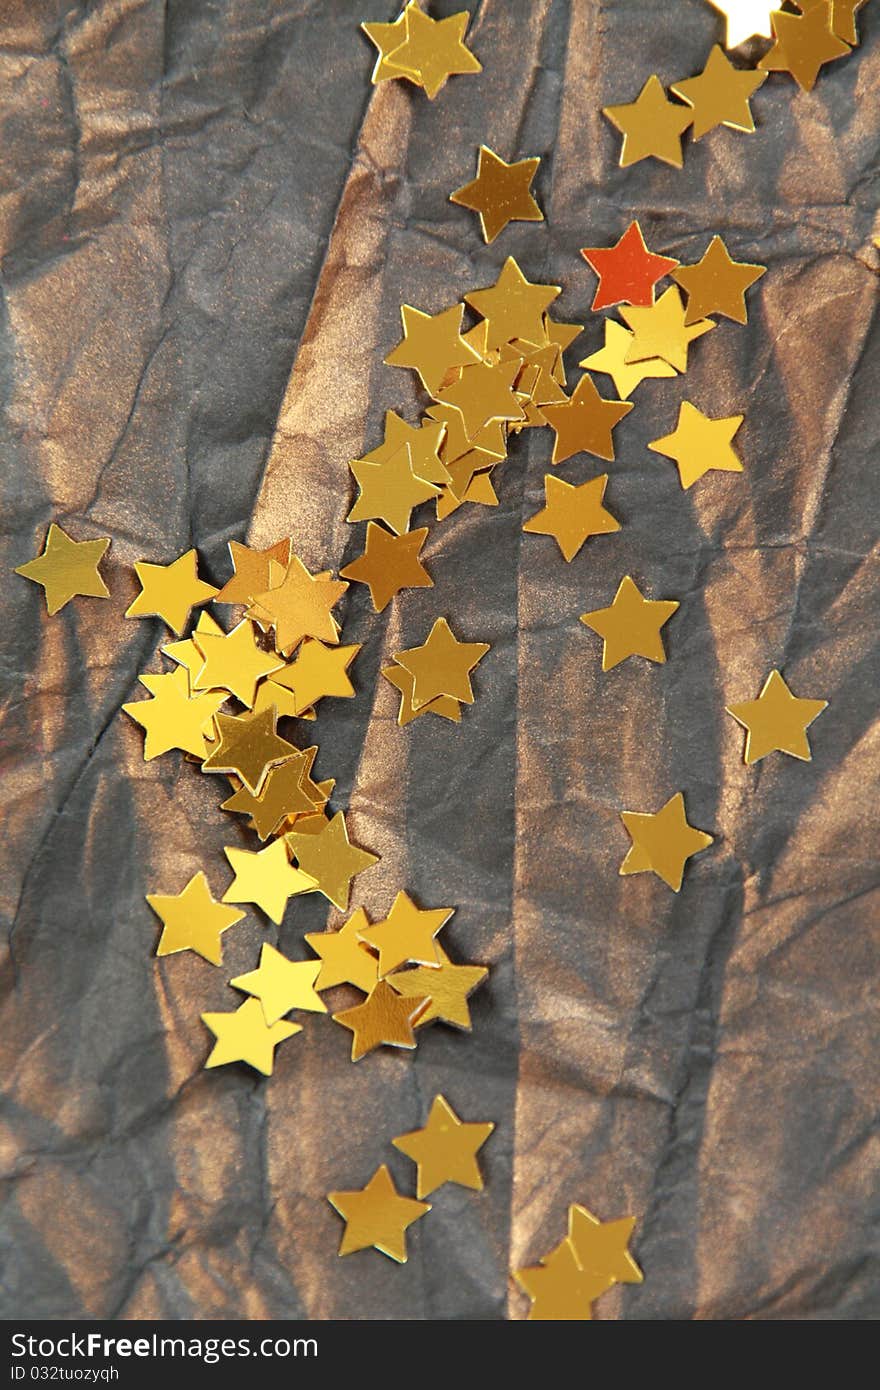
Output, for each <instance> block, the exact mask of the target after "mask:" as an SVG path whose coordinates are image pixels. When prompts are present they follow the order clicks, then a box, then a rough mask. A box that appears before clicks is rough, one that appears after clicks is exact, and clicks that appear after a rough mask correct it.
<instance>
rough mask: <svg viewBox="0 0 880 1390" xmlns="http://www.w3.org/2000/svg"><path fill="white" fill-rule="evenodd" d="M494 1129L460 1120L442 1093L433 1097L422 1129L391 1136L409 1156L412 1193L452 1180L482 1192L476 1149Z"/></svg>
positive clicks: (433, 1189) (431, 1189)
mask: <svg viewBox="0 0 880 1390" xmlns="http://www.w3.org/2000/svg"><path fill="white" fill-rule="evenodd" d="M494 1128H495V1126H494V1124H493V1123H492V1122H491V1121H487V1122H486V1123H485V1124H473V1123H467V1124H466V1123H465V1122H464V1121H463V1120H460V1119H459V1118H458V1116H457V1115H456V1113H455V1111H454V1110H453V1108H452V1106H451V1105H450V1104H449V1101H448V1100H446V1098H445V1097H444V1096H440V1095H438V1096H435V1097H434V1100H433V1101H432V1103H431V1109H430V1112H429V1114H428V1122H427V1124H426V1125H425V1126H424V1128H423V1129H414V1130H411V1131H410V1132H409V1134H399V1135H398V1136H397V1138H396V1139H392V1141H391V1142H392V1144H393V1145H394V1147H395V1149H399V1150H400V1152H401V1153H402V1154H406V1156H407V1158H411V1159H412V1161H413V1163H415V1164H416V1167H417V1171H418V1178H417V1186H416V1196H417V1197H428V1196H430V1194H431V1193H432V1192H436V1190H437V1188H438V1187H442V1186H443V1184H444V1183H447V1182H454V1183H457V1184H458V1186H459V1187H469V1188H471V1189H472V1190H473V1191H474V1192H482V1190H483V1175H482V1173H481V1172H480V1167H479V1164H478V1163H477V1152H478V1150H479V1149H481V1148H482V1147H483V1145H484V1144H485V1142H486V1140H487V1139H488V1138H489V1135H490V1134H491V1133H492V1131H493V1129H494Z"/></svg>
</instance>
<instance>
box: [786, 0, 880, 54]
mask: <svg viewBox="0 0 880 1390" xmlns="http://www.w3.org/2000/svg"><path fill="white" fill-rule="evenodd" d="M793 3H794V4H795V5H796V6H797V8H798V9H799V10H802V11H803V12H804V14H807V13H808V11H810V10H815V9H824V8H826V7H827V5H828V0H793ZM867 3H868V0H831V28H832V30H833V32H834V33H835V34H836V35H837V37H838V38H839V39H843V40H844V41H845V42H846V43H849V44H853V45H855V44H857V43H858V41H859V34H858V30H857V29H856V15H857V13H858V11H859V10H860V9H861V8H862V6H863V5H866V4H867Z"/></svg>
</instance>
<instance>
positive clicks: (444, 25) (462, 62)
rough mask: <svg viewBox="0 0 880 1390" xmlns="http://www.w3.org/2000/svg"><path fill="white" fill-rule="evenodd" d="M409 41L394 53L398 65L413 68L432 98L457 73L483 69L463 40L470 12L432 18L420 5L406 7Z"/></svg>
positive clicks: (407, 38)
mask: <svg viewBox="0 0 880 1390" xmlns="http://www.w3.org/2000/svg"><path fill="white" fill-rule="evenodd" d="M404 19H405V22H406V34H407V37H406V41H405V42H404V43H403V44H401V46H400V48H397V49H395V50H394V52H393V54H392V55H391V58H392V61H393V62H394V64H395V66H400V67H404V68H407V69H409V70H412V71H413V72H415V73H417V74H418V78H419V81H420V83H421V85H422V86H423V87H424V89H425V91H426V93H427V95H428V97H429V98H430V99H431V101H433V100H434V98H435V96H436V95H437V93H438V92H439V91H440V90H441V88H443V87H444V86H445V85H446V82H447V79H448V78H450V77H452V76H454V75H455V74H456V73H467V72H482V71H483V65H482V63H481V62H479V61H478V59H477V58H475V57H474V55H473V53H471V51H470V49H469V48H468V47H467V45H466V44H465V42H464V36H465V31H466V29H467V27H468V21H469V20H470V15H469V14H468V12H467V11H466V10H464V11H462V12H461V13H460V14H453V15H450V16H449V18H448V19H431V18H430V16H429V15H426V14H425V13H424V11H423V10H420V9H419V8H418V6H417V5H407V7H406V9H405V10H404Z"/></svg>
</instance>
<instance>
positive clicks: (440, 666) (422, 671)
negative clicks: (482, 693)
mask: <svg viewBox="0 0 880 1390" xmlns="http://www.w3.org/2000/svg"><path fill="white" fill-rule="evenodd" d="M488 651H489V643H488V642H459V641H458V639H457V637H455V635H454V634H453V632H452V629H451V628H450V626H449V624H448V622H447V621H446V619H445V618H438V619H437V621H436V622H435V623H434V626H433V627H432V628H431V631H430V633H429V634H428V637H427V639H426V641H425V642H424V643H423V645H422V646H421V647H410V648H408V649H407V650H406V651H402V652H397V654H396V655H395V658H394V660H395V661H396V662H397V664H398V666H402V667H403V668H404V670H405V671H409V673H410V675H411V676H412V677H413V680H414V682H415V684H414V686H413V694H412V706H413V709H415V710H418V709H421V707H422V706H423V705H427V704H429V703H430V702H431V701H432V700H436V699H437V697H438V696H439V695H451V696H452V697H453V698H454V699H456V700H461V701H462V702H463V703H464V704H466V705H472V704H473V702H474V692H473V687H472V686H471V681H470V673H471V671H473V670H474V668H475V667H476V666H477V665H478V663H479V662H480V661H482V659H483V657H484V656H485V655H486V653H487V652H488Z"/></svg>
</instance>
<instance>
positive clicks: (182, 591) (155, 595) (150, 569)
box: [125, 550, 217, 637]
mask: <svg viewBox="0 0 880 1390" xmlns="http://www.w3.org/2000/svg"><path fill="white" fill-rule="evenodd" d="M197 567H198V555H197V553H196V551H195V550H188V551H187V552H186V554H185V555H181V556H180V557H179V558H178V559H177V560H175V561H174V562H173V563H172V564H170V565H153V564H150V563H149V561H147V560H139V561H138V562H137V564H136V565H135V567H134V570H135V574H136V575H137V577H138V579H139V580H140V584H141V592H140V593H139V594H138V596H137V598H136V599H135V600H134V602H133V603H131V604H129V606H128V608H127V609H126V610H125V616H126V618H154V617H155V618H161V619H162V621H163V622H165V623H167V624H168V626H169V627H170V628H171V631H172V632H174V633H176V634H177V636H178V637H180V635H181V634H182V632H183V630H184V628H185V627H186V624H187V620H188V618H189V614H190V609H192V608H198V607H199V606H200V605H201V604H203V603H207V602H208V600H209V599H212V598H213V597H214V595H215V594H216V593H217V590H216V589H215V588H214V586H213V584H206V583H205V582H204V580H202V579H199V576H198V568H197Z"/></svg>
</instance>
